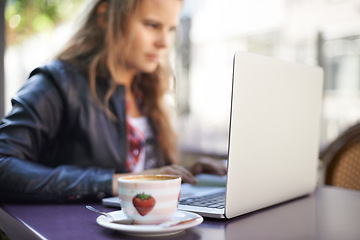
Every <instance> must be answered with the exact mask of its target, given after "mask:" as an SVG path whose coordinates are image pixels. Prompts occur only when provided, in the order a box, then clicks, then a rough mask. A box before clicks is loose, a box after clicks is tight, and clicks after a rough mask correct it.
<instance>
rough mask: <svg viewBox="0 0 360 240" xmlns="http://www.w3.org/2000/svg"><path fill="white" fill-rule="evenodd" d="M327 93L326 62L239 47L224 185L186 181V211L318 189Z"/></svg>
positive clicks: (246, 206) (235, 210) (216, 210)
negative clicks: (279, 56)
mask: <svg viewBox="0 0 360 240" xmlns="http://www.w3.org/2000/svg"><path fill="white" fill-rule="evenodd" d="M322 90H323V71H322V69H321V68H319V67H313V66H305V65H302V64H297V63H292V62H287V61H281V60H277V59H274V58H270V57H266V56H262V55H257V54H253V53H247V52H241V51H239V52H236V53H235V56H234V67H233V85H232V96H231V114H230V129H229V146H228V173H227V178H226V180H225V181H224V187H221V186H220V187H219V186H217V187H214V188H211V187H208V186H207V187H200V186H193V187H191V186H189V185H184V187H185V186H186V187H185V188H184V192H186V193H184V192H183V189H182V197H181V200H180V204H179V209H180V210H187V211H193V212H196V213H199V214H200V215H202V216H204V217H214V218H233V217H236V216H239V215H242V214H246V213H249V212H252V211H256V210H259V209H262V208H266V207H269V206H272V205H275V204H278V203H281V202H285V201H288V200H291V199H294V198H298V197H301V196H305V195H308V194H310V193H312V192H313V191H314V189H315V187H316V179H317V161H318V151H319V138H320V137H319V136H320V116H321V104H322ZM200 190H201V191H200ZM191 191H195V193H194V194H191V193H190V192H191ZM203 193H206V194H210V195H211V196H212V197H214V198H215V199H217V200H220V201H222V202H220V203H218V202H215V200H214V201H212V202H210V203H208V201H206V200H210V198H212V197H210V196H206V197H204V196H200V195H202V194H203ZM206 202H207V203H206ZM103 203H104V204H106V205H109V203H106V200H105V202H104V200H103ZM117 205H119V201H118V200H117Z"/></svg>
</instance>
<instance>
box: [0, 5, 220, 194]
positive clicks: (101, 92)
mask: <svg viewBox="0 0 360 240" xmlns="http://www.w3.org/2000/svg"><path fill="white" fill-rule="evenodd" d="M181 6H182V1H181V0H166V1H164V0H126V1H125V0H122V1H116V0H97V1H95V3H94V5H93V7H92V8H91V10H90V12H89V14H88V15H87V18H86V21H85V22H84V24H83V25H82V27H81V28H80V29H79V31H78V32H77V33H76V34H75V35H74V37H73V38H72V39H71V40H70V42H69V44H68V45H67V47H66V48H65V49H64V50H63V51H62V52H61V53H60V54H59V55H58V57H57V59H56V60H54V61H53V62H51V63H49V64H47V65H45V66H42V67H40V68H37V69H35V70H34V71H33V72H32V73H31V74H30V78H29V80H28V81H27V82H26V84H25V85H24V86H23V87H22V88H21V89H20V90H19V92H18V93H17V94H16V95H15V96H14V97H13V99H12V104H13V109H12V111H11V112H10V113H9V114H8V115H7V116H6V117H5V118H4V119H3V121H2V123H1V125H0V183H1V184H0V195H1V196H0V199H1V200H3V201H70V200H82V201H84V200H91V199H97V198H102V197H105V196H111V195H117V181H116V179H117V177H119V176H122V175H124V174H150V173H151V174H176V175H180V176H181V177H182V178H183V180H184V181H185V182H190V183H194V182H196V180H195V178H194V176H193V175H192V173H190V171H188V170H186V169H185V168H183V167H180V166H178V165H176V163H177V160H176V136H175V133H174V131H173V129H172V127H171V123H170V119H169V114H168V112H167V109H166V106H165V105H164V96H165V94H166V93H167V90H168V87H169V79H170V77H171V71H170V67H169V63H168V53H169V49H170V47H171V43H172V41H173V38H174V34H175V29H176V26H177V21H178V17H179V13H180V9H181ZM217 167H218V166H215V165H213V164H211V163H210V164H209V163H208V162H205V163H200V164H197V165H196V166H195V167H194V168H193V169H197V170H198V171H202V170H203V169H208V170H220V171H222V170H221V169H219V168H217ZM4 183H6V184H4Z"/></svg>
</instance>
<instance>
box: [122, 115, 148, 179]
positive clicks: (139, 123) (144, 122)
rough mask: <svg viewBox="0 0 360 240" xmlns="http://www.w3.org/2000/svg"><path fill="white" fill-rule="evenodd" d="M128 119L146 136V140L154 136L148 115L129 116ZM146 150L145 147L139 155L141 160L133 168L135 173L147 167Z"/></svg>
mask: <svg viewBox="0 0 360 240" xmlns="http://www.w3.org/2000/svg"><path fill="white" fill-rule="evenodd" d="M128 120H129V123H130V124H131V125H132V126H133V127H134V128H136V129H137V131H140V132H141V133H142V134H143V135H144V136H145V140H146V139H149V138H152V137H153V135H154V133H153V132H152V129H151V127H150V124H149V121H148V119H147V117H145V116H142V117H137V118H133V117H130V116H128ZM145 152H146V151H145V148H143V151H141V153H140V155H139V161H138V163H137V164H136V166H135V168H134V170H133V172H134V173H138V172H141V171H143V170H144V169H145Z"/></svg>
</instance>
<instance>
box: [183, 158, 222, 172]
mask: <svg viewBox="0 0 360 240" xmlns="http://www.w3.org/2000/svg"><path fill="white" fill-rule="evenodd" d="M190 171H191V173H192V174H193V175H197V174H200V173H208V174H215V175H220V176H223V175H225V174H226V172H227V167H226V164H224V162H223V161H221V160H214V159H211V158H200V159H199V160H198V161H197V162H196V163H195V164H194V165H193V166H192V167H191V168H190Z"/></svg>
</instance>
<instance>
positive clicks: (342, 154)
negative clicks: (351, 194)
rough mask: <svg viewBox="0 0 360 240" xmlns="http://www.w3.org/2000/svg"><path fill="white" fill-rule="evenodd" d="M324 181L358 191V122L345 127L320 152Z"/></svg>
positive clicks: (359, 128)
mask: <svg viewBox="0 0 360 240" xmlns="http://www.w3.org/2000/svg"><path fill="white" fill-rule="evenodd" d="M320 160H321V161H322V163H323V166H324V183H325V184H327V185H333V186H338V187H343V188H348V189H353V190H358V191H360V123H357V124H355V125H354V126H352V127H350V128H349V129H347V130H346V131H345V132H343V133H342V134H341V135H340V136H339V137H338V138H337V139H335V140H334V141H333V142H332V143H331V144H330V145H329V146H328V147H327V148H326V149H325V150H324V151H322V152H321V153H320Z"/></svg>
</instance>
